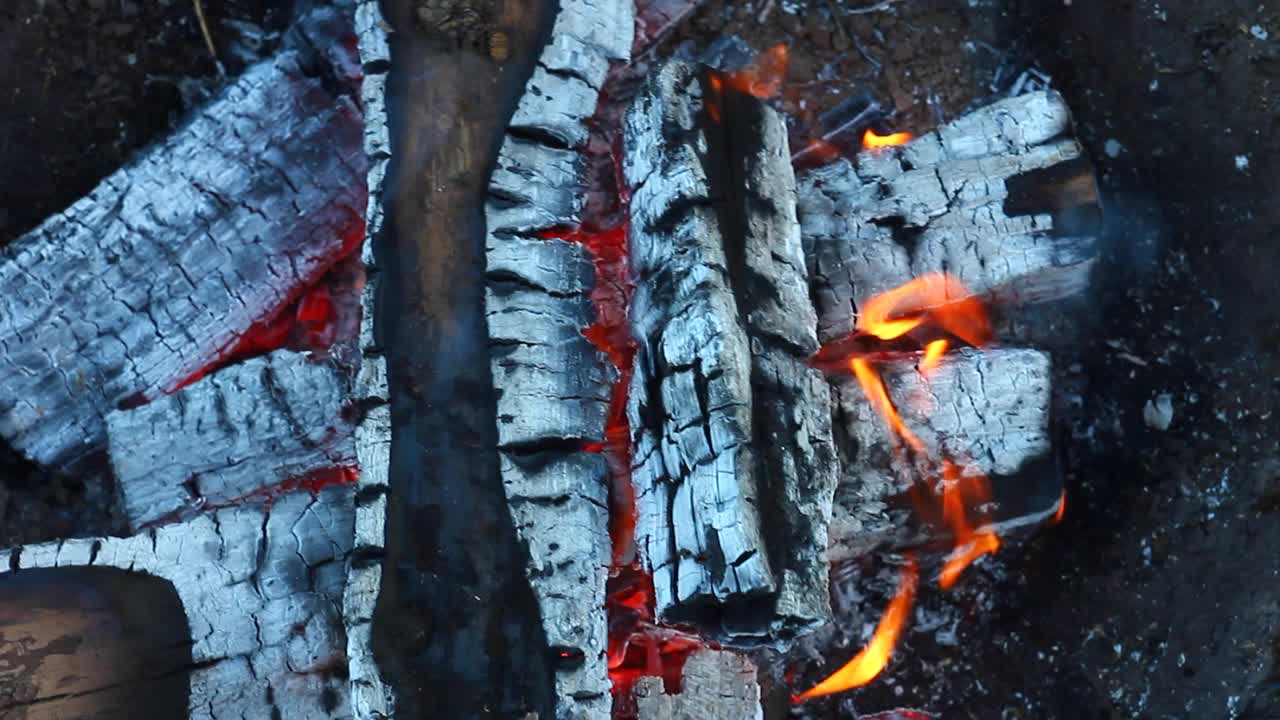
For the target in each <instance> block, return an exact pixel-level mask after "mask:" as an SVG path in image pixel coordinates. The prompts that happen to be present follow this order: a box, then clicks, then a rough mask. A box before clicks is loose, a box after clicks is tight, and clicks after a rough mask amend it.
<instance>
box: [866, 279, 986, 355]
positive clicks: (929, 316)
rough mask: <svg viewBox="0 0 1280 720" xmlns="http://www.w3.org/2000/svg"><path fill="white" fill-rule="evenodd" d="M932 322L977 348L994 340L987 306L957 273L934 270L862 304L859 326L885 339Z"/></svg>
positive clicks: (901, 334)
mask: <svg viewBox="0 0 1280 720" xmlns="http://www.w3.org/2000/svg"><path fill="white" fill-rule="evenodd" d="M926 322H932V323H933V324H935V325H937V326H938V327H939V328H940V329H942V330H945V331H947V332H949V333H951V334H952V335H955V336H956V337H958V338H960V339H961V340H964V341H965V342H967V343H969V344H970V345H972V346H974V347H981V346H983V345H986V344H987V343H989V342H990V341H991V335H992V332H991V320H990V318H989V317H988V315H987V308H986V305H984V304H983V303H982V301H981V300H980V299H978V297H977V296H975V295H974V294H973V293H972V292H970V291H969V288H967V287H965V285H964V283H962V282H960V280H958V279H957V278H956V277H955V276H953V275H950V274H948V273H942V272H934V273H928V274H926V275H921V276H920V277H918V278H915V279H913V280H910V281H908V282H907V283H905V284H903V285H899V286H898V287H896V288H894V289H892V290H889V291H887V292H883V293H880V294H879V295H876V296H874V297H872V298H870V299H869V300H867V301H866V302H865V303H863V304H862V313H861V315H859V316H858V324H857V327H858V329H860V330H863V331H865V332H867V333H870V334H871V335H874V336H876V337H878V338H880V339H881V340H892V339H894V338H896V337H901V336H903V335H905V334H907V333H909V332H911V331H912V330H914V329H916V328H917V327H919V326H921V325H923V324H925V323H926Z"/></svg>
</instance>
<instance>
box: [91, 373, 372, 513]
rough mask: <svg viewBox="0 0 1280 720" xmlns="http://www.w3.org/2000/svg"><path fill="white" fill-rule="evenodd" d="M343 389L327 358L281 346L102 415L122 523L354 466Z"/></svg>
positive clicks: (226, 500)
mask: <svg viewBox="0 0 1280 720" xmlns="http://www.w3.org/2000/svg"><path fill="white" fill-rule="evenodd" d="M349 393H350V389H349V388H348V386H347V383H346V382H345V381H344V380H343V378H342V376H341V375H340V374H339V371H338V369H337V368H336V367H335V366H334V365H332V364H330V363H328V362H325V361H317V360H313V359H311V358H310V357H308V356H307V355H305V354H302V353H296V352H291V351H287V350H281V351H277V352H274V353H271V354H270V355H266V356H263V357H260V358H254V359H251V360H248V361H245V362H244V363H240V364H237V365H232V366H230V367H227V368H224V369H223V370H220V371H218V372H216V373H213V374H211V375H208V376H207V377H205V378H202V379H201V380H199V381H198V382H196V383H193V384H192V385H190V386H188V387H186V388H183V389H182V390H180V391H178V392H177V393H175V394H173V395H170V396H167V397H164V398H161V399H159V400H155V401H153V402H151V403H148V404H146V405H143V406H142V407H140V408H137V409H135V410H129V411H124V412H115V413H110V414H109V415H107V437H108V440H109V448H110V453H111V465H112V467H113V468H114V470H115V475H116V482H117V484H118V486H119V488H120V493H121V496H122V497H123V500H124V512H125V517H126V518H127V519H128V521H129V525H130V526H131V527H132V528H134V529H135V530H136V529H137V528H140V527H141V526H143V525H146V524H148V523H151V522H155V521H156V520H159V519H161V518H164V517H165V516H168V515H171V514H173V513H178V512H181V511H190V510H195V509H199V508H200V507H201V506H203V505H204V504H206V503H208V504H210V505H213V506H215V507H217V506H222V505H226V504H228V503H230V502H233V501H235V500H237V499H240V498H244V497H246V496H248V495H251V494H253V493H254V492H257V491H259V490H261V489H263V488H269V487H271V486H275V485H279V484H281V483H284V482H285V481H288V480H291V479H303V478H305V477H306V476H307V475H308V474H310V473H314V472H316V471H321V470H325V469H332V468H344V467H354V466H355V464H356V457H355V446H354V444H353V442H352V427H351V425H350V424H349V423H348V422H346V421H345V420H344V419H343V417H342V415H343V410H344V408H345V407H346V406H347V405H348V403H349Z"/></svg>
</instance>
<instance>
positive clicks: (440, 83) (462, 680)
mask: <svg viewBox="0 0 1280 720" xmlns="http://www.w3.org/2000/svg"><path fill="white" fill-rule="evenodd" d="M445 5H448V6H449V7H450V8H454V9H456V10H457V12H456V13H455V14H452V15H450V16H449V17H443V18H442V17H441V16H440V14H439V13H438V12H436V11H438V10H439V9H441V8H442V7H443V6H445ZM381 9H382V11H383V14H384V17H385V20H386V22H387V23H388V24H389V27H390V28H391V30H392V31H391V33H390V40H391V42H390V45H389V47H390V54H391V62H390V64H389V66H388V67H387V72H386V73H385V83H384V84H385V88H386V105H385V108H386V111H387V117H388V121H389V123H390V127H389V128H387V127H378V126H375V125H372V124H371V125H370V127H369V132H370V133H371V134H374V133H378V134H382V133H385V134H382V135H380V138H381V139H385V140H389V142H388V144H387V145H386V148H387V152H388V153H389V154H390V157H389V158H388V159H387V163H388V164H387V165H386V174H385V186H384V189H383V190H382V191H381V205H380V209H381V210H382V211H383V214H382V220H381V230H380V232H379V233H378V234H377V235H376V236H375V237H374V242H373V244H372V245H371V246H367V249H372V250H373V253H372V255H373V258H374V260H375V261H376V265H377V266H378V267H379V268H380V269H381V273H380V275H379V278H378V282H377V286H378V290H377V296H376V298H369V301H370V302H371V304H372V306H373V307H374V309H375V314H376V318H375V325H376V327H374V328H372V330H373V331H374V332H373V334H372V339H373V343H374V346H375V347H377V348H380V349H381V351H382V352H384V353H385V359H386V378H387V381H388V386H389V387H388V398H389V400H390V404H389V406H385V414H384V413H383V411H379V413H378V414H377V415H376V416H375V415H373V414H370V415H369V416H368V418H369V422H377V423H381V427H382V428H384V429H385V428H389V429H390V443H389V444H385V443H381V442H380V441H377V440H375V437H376V436H377V435H378V434H381V433H380V431H378V430H377V429H376V427H375V426H371V427H370V428H369V434H368V444H367V445H366V444H365V443H364V442H363V441H362V440H360V439H359V438H358V439H357V451H358V452H362V450H361V448H362V447H367V449H368V451H369V452H370V454H378V455H380V456H381V457H383V458H386V459H387V460H388V461H389V465H388V466H385V467H386V470H387V471H386V472H385V473H384V474H382V475H381V477H380V478H379V479H377V480H376V481H374V484H372V485H371V486H370V487H369V493H368V494H362V495H361V498H362V504H361V506H360V508H358V513H359V512H363V511H365V509H366V508H368V512H367V514H366V517H368V519H369V525H368V528H369V532H368V533H367V535H368V536H374V535H380V536H381V537H380V538H378V542H377V543H376V544H375V545H372V546H371V554H370V557H371V558H377V557H379V555H384V556H383V557H381V559H380V560H377V561H375V562H372V563H370V566H371V567H376V568H377V570H372V571H371V572H368V573H365V574H364V575H363V577H361V578H359V580H358V582H359V585H360V588H361V590H360V596H359V597H360V598H361V600H360V602H359V603H352V604H351V605H350V606H349V607H348V617H349V619H350V621H354V622H356V623H362V622H363V621H362V618H363V617H369V614H368V604H367V601H368V600H369V599H370V598H372V596H373V594H374V591H373V590H372V589H373V588H374V587H377V588H378V589H377V591H376V605H375V606H374V607H373V608H372V613H371V623H369V624H357V625H355V626H354V627H357V628H361V629H362V632H365V631H367V637H368V639H369V643H370V646H371V649H372V656H364V657H363V659H361V660H359V661H358V662H357V660H356V659H355V655H354V654H353V658H352V662H351V668H352V673H353V682H352V687H353V690H355V689H356V688H357V687H358V686H359V687H361V688H363V689H362V690H360V692H367V695H368V697H369V699H370V701H371V702H372V703H373V705H377V704H379V703H381V704H382V706H383V707H384V708H385V707H389V706H390V703H389V702H388V701H387V699H386V698H385V697H384V696H381V695H379V693H378V691H377V687H378V686H377V684H376V683H375V682H374V681H373V678H372V675H373V673H374V672H376V673H377V675H379V676H380V677H381V680H382V681H385V684H386V686H387V687H389V688H390V689H391V690H392V691H393V694H394V708H392V709H393V715H391V716H393V717H396V718H442V717H477V716H483V715H492V716H497V717H516V718H519V717H524V716H525V715H526V714H527V713H530V712H532V713H536V714H538V715H539V716H540V717H543V718H549V717H553V714H554V710H553V708H554V695H553V692H554V685H553V676H552V671H551V664H552V663H553V662H559V661H560V660H561V658H559V657H557V656H554V655H553V654H552V653H551V651H550V650H549V649H548V647H547V641H546V632H545V630H544V629H543V624H542V622H541V618H540V617H539V610H538V605H537V601H536V598H535V597H534V593H533V591H532V590H531V589H530V586H529V581H528V576H527V553H526V552H525V550H524V548H523V546H522V545H521V544H520V542H519V538H518V537H517V535H516V532H515V527H514V523H513V522H512V517H511V512H510V509H509V508H508V505H507V497H506V493H504V491H503V483H502V476H501V465H500V460H501V459H500V457H499V453H498V451H497V450H496V446H497V443H498V430H497V421H496V397H495V395H496V393H495V392H494V389H493V379H492V374H491V371H490V364H489V360H490V353H489V339H488V332H487V327H486V323H485V304H484V303H485V276H484V271H485V247H486V237H485V218H486V214H485V208H484V205H485V202H486V198H487V195H488V193H487V191H488V186H489V178H490V174H491V172H497V167H496V166H497V165H498V163H497V152H498V150H499V148H500V147H501V144H502V141H503V136H504V134H505V131H506V126H507V122H508V121H509V120H510V118H511V115H512V113H513V112H514V110H515V105H516V102H517V100H518V98H519V97H520V95H521V93H522V92H523V89H524V86H525V83H526V81H527V80H528V79H529V77H530V75H531V74H532V72H533V67H534V65H535V63H536V61H537V59H538V56H539V55H540V54H541V52H542V50H543V47H542V46H543V44H544V40H545V38H546V36H547V32H548V31H549V29H550V26H551V21H552V18H553V17H554V15H555V3H547V2H527V3H487V2H471V1H470V0H468V1H466V2H460V3H452V4H450V3H425V4H424V3H420V2H416V1H410V0H387V1H386V2H383V3H382V4H381ZM370 12H371V11H370ZM499 34H500V36H501V37H502V38H503V39H505V43H503V49H505V50H506V52H504V53H501V54H499V55H495V54H493V53H492V52H491V49H492V47H494V46H493V45H492V41H493V40H495V39H496V38H498V37H499ZM486 38H487V39H488V40H489V41H490V42H489V43H488V44H486V42H485V40H486ZM379 54H380V53H378V52H375V53H373V55H371V57H373V58H374V59H373V60H372V62H373V66H374V67H375V68H378V67H380V64H379V60H378V59H377V55H379ZM366 69H367V66H366ZM373 90H374V88H373V87H371V86H369V85H366V87H365V91H366V93H368V92H372V91H373ZM370 120H371V121H372V116H370ZM388 129H389V130H390V132H389V133H386V130H388ZM541 169H542V168H541V166H539V170H541ZM375 212H376V211H374V212H370V218H371V222H370V224H371V226H373V225H375V224H376V223H375V221H374V220H373V217H374V215H375ZM367 307H368V306H367ZM364 429H365V426H364V425H361V428H360V430H359V432H364ZM387 453H389V454H387ZM361 462H362V463H364V457H363V456H362V459H361ZM367 472H368V471H367V467H362V480H361V482H362V483H363V482H364V478H365V476H366V475H367ZM384 485H385V487H384V488H383V487H380V486H384ZM383 489H385V494H382V490H383ZM366 502H367V504H366ZM377 506H382V507H385V525H382V526H378V525H377V522H376V521H377V520H378V519H379V518H380V517H382V516H381V515H380V514H379V513H377V512H374V511H373V509H374V508H375V507H377ZM361 527H362V523H361V520H360V516H359V515H358V516H357V530H358V532H359V531H360V530H359V529H360V528H361ZM378 548H381V550H379V549H378ZM351 582H352V585H353V587H354V586H355V585H356V583H357V578H356V574H355V573H354V572H353V573H352V580H351ZM352 637H353V638H354V637H356V633H355V631H354V630H353V631H352ZM350 647H352V648H354V647H355V644H354V643H352V644H351V646H350ZM357 672H359V673H360V674H361V675H362V678H361V679H360V680H358V681H357V679H356V673H357ZM371 707H372V706H371ZM380 712H381V711H380ZM368 716H373V717H376V714H374V715H368Z"/></svg>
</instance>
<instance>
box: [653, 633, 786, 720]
mask: <svg viewBox="0 0 1280 720" xmlns="http://www.w3.org/2000/svg"><path fill="white" fill-rule="evenodd" d="M635 699H636V709H637V717H638V718H639V720H760V719H761V718H763V717H764V711H763V708H761V706H760V686H759V685H758V684H757V683H756V667H755V665H754V664H752V662H751V661H750V660H748V659H747V658H745V657H743V656H742V655H739V654H737V653H732V652H727V651H720V650H698V651H696V652H694V653H693V654H692V655H690V656H689V659H688V660H686V661H685V664H684V671H683V673H682V679H681V683H680V690H679V692H673V693H671V694H667V693H666V692H664V691H663V687H662V678H653V677H646V678H641V679H640V681H639V682H637V683H636V687H635Z"/></svg>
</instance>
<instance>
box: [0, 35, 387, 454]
mask: <svg viewBox="0 0 1280 720" xmlns="http://www.w3.org/2000/svg"><path fill="white" fill-rule="evenodd" d="M305 55H306V54H305V53H303V52H301V51H293V50H286V51H285V52H283V53H281V54H280V55H279V56H277V57H276V58H275V59H274V60H272V61H269V62H265V63H262V64H259V65H257V66H254V67H252V68H250V69H249V70H247V71H246V72H245V73H244V74H243V75H242V76H241V77H240V78H239V79H238V80H237V81H236V82H235V83H234V84H233V85H231V86H230V87H228V88H227V89H226V90H225V91H223V92H222V94H221V95H219V96H218V97H217V98H215V99H214V100H212V101H211V102H210V103H209V104H208V105H206V106H205V107H204V108H203V109H201V110H200V111H199V112H197V113H196V114H195V116H194V117H193V118H191V120H190V121H189V122H187V123H186V124H185V125H184V126H183V127H182V128H181V129H179V130H178V131H176V132H175V133H174V134H173V135H172V136H170V137H169V138H168V139H167V140H165V141H164V142H162V143H161V144H159V145H157V146H155V147H153V148H152V149H151V150H149V151H148V152H147V153H145V154H144V155H143V156H142V157H140V158H139V159H138V160H137V161H135V162H134V163H132V164H130V165H128V166H126V167H124V168H122V169H121V170H119V171H117V172H116V173H115V174H113V175H111V176H110V177H108V178H107V179H106V180H104V181H103V182H102V183H101V184H100V185H99V186H98V187H97V188H96V189H95V190H94V191H93V192H92V193H91V194H90V195H89V196H87V197H85V198H84V199H82V200H80V201H78V202H77V203H75V204H74V205H72V206H71V207H70V208H68V209H67V210H65V211H64V212H62V213H60V214H58V215H56V216H54V217H52V218H50V219H49V220H47V221H46V222H45V223H43V224H42V225H41V226H40V227H38V228H37V229H35V230H33V231H32V232H31V233H29V234H27V235H26V236H24V237H22V238H20V239H19V240H17V241H15V242H14V243H13V244H12V245H10V246H8V247H6V248H5V250H4V254H3V257H0V283H2V284H3V285H4V287H6V288H8V289H9V292H7V293H6V294H5V297H4V299H3V300H0V340H2V341H3V343H4V347H5V350H4V352H3V353H0V435H3V437H4V438H5V439H6V440H7V441H8V442H9V443H11V444H12V445H13V446H14V447H15V448H17V449H18V450H20V451H22V452H23V453H24V454H26V455H27V456H28V457H30V458H32V459H33V460H35V461H37V462H39V463H42V464H45V465H52V466H62V467H66V466H68V465H70V464H72V463H74V462H75V461H76V460H78V459H79V458H82V457H84V456H85V455H86V454H88V453H92V452H95V451H99V450H101V449H102V447H103V446H104V444H105V441H106V426H105V423H104V417H105V416H106V415H107V414H108V413H109V412H111V411H113V410H116V409H120V408H122V407H130V406H133V405H137V404H141V403H143V402H145V401H148V400H151V399H154V398H156V397H159V396H160V395H162V394H164V393H166V392H169V391H171V390H173V389H174V388H176V387H177V386H179V385H180V384H181V383H182V382H183V381H184V380H185V379H186V378H188V377H190V376H192V375H194V374H196V373H197V372H198V371H200V370H202V369H203V368H205V367H206V366H208V365H209V364H211V363H212V362H214V361H215V360H217V359H218V358H219V356H220V354H221V353H223V352H224V351H226V350H228V349H229V348H231V347H232V346H233V345H235V343H236V342H237V340H238V339H239V338H240V337H241V336H243V335H244V334H245V333H246V332H247V331H248V330H249V329H250V327H251V326H252V325H253V324H254V323H255V322H257V321H259V320H262V319H264V318H266V317H268V316H269V315H270V314H271V313H272V311H273V310H275V309H276V308H278V307H280V306H282V305H284V304H285V303H286V301H287V300H288V299H289V298H290V296H291V295H292V294H294V293H296V292H297V291H298V290H299V289H301V288H302V287H303V286H305V285H306V284H307V283H308V282H310V281H314V280H315V279H316V278H318V277H319V276H320V274H321V273H323V272H324V271H325V269H326V268H327V267H328V266H329V265H330V264H332V263H333V262H334V261H336V260H337V259H338V258H340V257H342V256H343V255H344V253H345V250H346V248H347V247H348V245H347V238H348V236H350V235H351V231H352V230H353V229H354V230H358V227H359V222H360V221H359V218H360V216H361V215H362V212H363V208H362V205H363V203H364V197H363V195H364V192H363V187H364V164H365V163H364V158H363V156H362V154H361V152H360V144H359V132H360V131H359V120H358V118H359V113H358V110H357V109H356V107H355V105H354V104H353V103H352V102H351V101H350V100H349V99H348V98H346V97H345V96H335V95H334V93H333V92H331V91H330V90H329V89H327V88H326V83H325V82H324V81H323V79H322V78H321V77H318V76H316V73H315V72H313V71H311V70H309V69H308V67H307V66H306V64H305V62H304V60H305Z"/></svg>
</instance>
